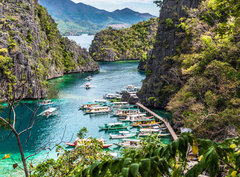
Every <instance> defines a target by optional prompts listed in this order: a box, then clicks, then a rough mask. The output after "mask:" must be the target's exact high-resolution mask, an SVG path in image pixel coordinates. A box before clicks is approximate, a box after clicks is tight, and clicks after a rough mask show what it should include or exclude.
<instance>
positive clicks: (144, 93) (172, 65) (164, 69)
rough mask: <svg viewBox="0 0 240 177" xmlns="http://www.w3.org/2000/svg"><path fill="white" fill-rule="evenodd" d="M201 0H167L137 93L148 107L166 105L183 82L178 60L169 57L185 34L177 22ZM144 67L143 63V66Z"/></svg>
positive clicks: (162, 106) (164, 2)
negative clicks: (141, 83) (143, 78)
mask: <svg viewBox="0 0 240 177" xmlns="http://www.w3.org/2000/svg"><path fill="white" fill-rule="evenodd" d="M198 2H199V0H178V1H176V0H165V1H163V6H162V9H161V12H160V17H159V28H158V32H157V37H156V43H155V45H154V49H153V50H152V52H151V53H149V55H148V59H147V65H146V67H145V70H146V79H145V80H144V82H143V86H142V89H141V91H140V92H139V93H138V96H139V98H140V100H141V102H142V103H143V104H144V105H146V106H153V107H161V108H165V106H166V105H167V103H168V102H169V100H170V97H171V96H172V95H173V94H174V93H176V92H177V91H178V90H179V89H180V87H181V85H182V84H183V82H184V78H182V76H181V74H180V72H179V70H178V69H177V67H176V66H177V65H178V63H176V62H173V61H172V60H168V59H167V57H170V56H173V55H174V54H175V53H176V49H177V47H178V46H180V45H181V43H182V41H183V39H184V37H185V33H183V32H181V31H179V30H178V29H177V27H176V24H179V19H180V18H182V17H186V16H187V13H186V9H187V8H188V9H189V8H196V7H197V6H198ZM140 66H141V65H140Z"/></svg>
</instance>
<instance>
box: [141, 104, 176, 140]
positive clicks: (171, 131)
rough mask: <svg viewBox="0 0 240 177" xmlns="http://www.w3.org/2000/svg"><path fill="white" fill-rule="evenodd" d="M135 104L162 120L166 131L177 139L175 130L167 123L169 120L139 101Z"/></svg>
mask: <svg viewBox="0 0 240 177" xmlns="http://www.w3.org/2000/svg"><path fill="white" fill-rule="evenodd" d="M136 105H137V106H139V107H140V108H142V109H143V110H145V111H147V112H148V113H149V114H151V115H152V116H154V117H155V118H156V119H159V120H160V121H162V122H163V123H164V124H165V125H166V127H167V129H168V131H169V132H170V134H171V136H172V138H173V139H174V141H175V140H177V139H178V136H177V134H176V133H175V131H174V130H173V128H172V126H171V125H170V124H169V122H167V121H166V120H165V119H164V118H162V117H160V116H159V115H157V114H156V113H155V112H153V111H151V110H150V109H148V108H147V107H145V106H143V105H142V104H141V103H136Z"/></svg>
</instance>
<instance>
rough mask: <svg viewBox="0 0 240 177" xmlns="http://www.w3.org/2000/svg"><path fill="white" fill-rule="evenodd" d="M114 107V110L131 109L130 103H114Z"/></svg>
mask: <svg viewBox="0 0 240 177" xmlns="http://www.w3.org/2000/svg"><path fill="white" fill-rule="evenodd" d="M113 107H114V108H129V107H130V105H129V104H128V102H113Z"/></svg>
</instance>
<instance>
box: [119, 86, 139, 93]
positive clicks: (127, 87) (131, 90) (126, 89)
mask: <svg viewBox="0 0 240 177" xmlns="http://www.w3.org/2000/svg"><path fill="white" fill-rule="evenodd" d="M139 90H140V88H139V87H136V86H134V85H127V86H126V87H125V88H124V89H123V90H122V92H123V91H127V92H137V91H139Z"/></svg>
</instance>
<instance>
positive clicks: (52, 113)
mask: <svg viewBox="0 0 240 177" xmlns="http://www.w3.org/2000/svg"><path fill="white" fill-rule="evenodd" d="M56 111H57V108H49V109H47V110H45V111H43V112H41V113H40V114H38V115H37V116H43V117H47V118H49V117H52V116H55V115H56Z"/></svg>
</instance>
